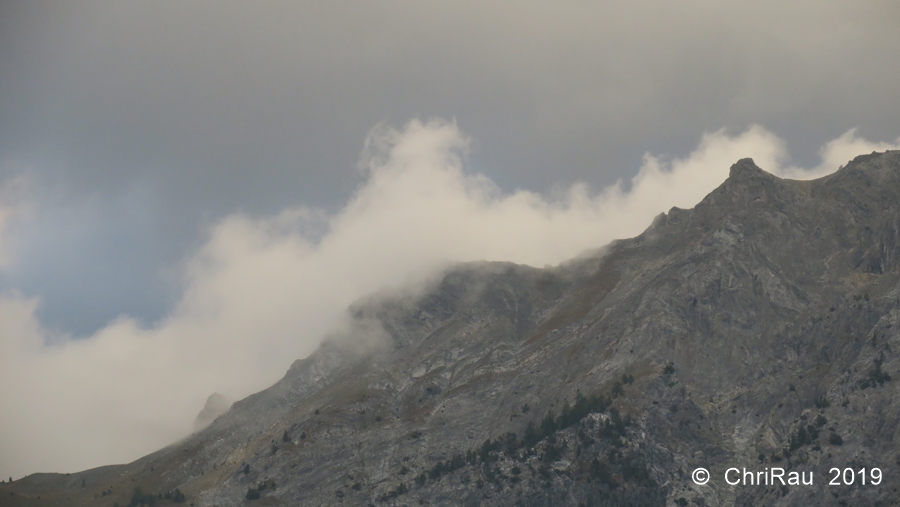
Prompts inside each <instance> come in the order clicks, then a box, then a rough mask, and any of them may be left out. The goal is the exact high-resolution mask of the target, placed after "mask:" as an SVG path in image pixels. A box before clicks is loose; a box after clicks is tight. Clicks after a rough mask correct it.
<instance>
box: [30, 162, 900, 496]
mask: <svg viewBox="0 0 900 507" xmlns="http://www.w3.org/2000/svg"><path fill="white" fill-rule="evenodd" d="M352 313H353V316H354V318H355V319H356V320H357V322H359V323H360V329H363V330H366V329H368V330H369V331H366V332H371V333H374V334H378V335H379V336H383V338H381V339H379V340H373V343H382V346H376V347H368V348H365V349H357V348H354V347H352V346H350V345H349V344H348V343H347V342H346V341H341V340H332V341H330V342H326V343H325V344H324V345H323V346H322V348H320V349H319V350H318V351H317V352H316V353H314V354H313V355H312V356H310V357H309V358H307V359H304V360H301V361H297V362H295V363H294V365H293V366H292V367H291V368H290V370H289V371H288V372H287V374H286V375H285V376H284V378H282V379H281V380H280V381H279V382H278V383H276V384H275V385H274V386H272V387H271V388H269V389H267V390H265V391H263V392H260V393H257V394H255V395H253V396H250V397H248V398H247V399H245V400H241V401H239V402H237V403H235V404H234V406H233V407H232V408H231V410H229V411H228V412H227V413H226V414H224V415H222V416H221V417H219V418H218V419H216V420H215V422H213V423H212V424H211V425H210V426H209V427H208V428H206V429H205V430H203V431H201V432H199V433H197V434H195V435H193V436H191V437H190V438H188V439H187V440H185V441H184V442H181V443H179V444H177V445H173V446H171V447H169V448H166V449H163V450H161V451H159V452H157V453H154V454H153V455H150V456H147V457H145V458H143V459H141V460H139V461H137V462H135V463H132V464H130V465H126V466H123V467H118V468H115V474H117V477H118V479H116V480H117V481H119V482H116V483H115V484H116V485H117V488H118V489H117V491H123V492H126V491H130V488H129V486H130V485H132V484H142V487H143V488H144V490H145V491H147V490H149V491H169V490H172V489H173V488H176V487H178V488H180V489H181V491H184V492H185V493H186V494H187V496H188V499H189V500H190V501H191V502H193V503H194V504H195V505H217V506H232V505H245V504H253V502H258V503H259V504H260V505H370V504H371V505H398V506H399V505H442V506H443V505H447V506H450V505H473V506H474V505H485V506H488V505H491V506H493V505H523V506H539V505H540V506H548V505H635V506H648V505H668V506H672V505H700V506H716V505H741V506H750V505H754V506H757V505H778V506H788V505H798V506H800V505H803V506H806V505H823V506H830V505H835V506H837V505H856V506H859V505H862V506H875V505H890V504H891V502H895V501H896V498H897V488H898V486H900V478H898V475H897V474H896V473H895V470H896V469H897V467H898V466H900V458H898V456H900V448H898V442H900V438H898V436H900V433H898V431H900V426H898V422H900V409H898V406H900V405H898V403H897V402H898V401H900V400H898V399H897V398H898V395H897V389H896V385H895V383H896V380H894V379H895V378H897V379H900V372H898V369H900V357H898V355H897V353H896V352H895V351H900V336H898V329H900V152H887V153H884V154H872V155H867V156H863V157H858V158H856V159H854V160H853V161H852V162H850V163H849V164H848V165H847V166H846V167H844V168H843V169H841V170H840V171H838V172H837V173H835V174H833V175H830V176H827V177H825V178H821V179H819V180H815V181H788V180H781V179H779V178H776V177H774V176H772V175H770V174H768V173H765V172H764V171H762V170H760V169H759V168H757V167H756V166H755V165H754V164H753V162H752V161H751V160H749V159H745V160H741V161H738V162H737V163H736V164H735V165H734V166H733V167H732V169H731V174H730V176H729V178H728V180H727V181H725V182H724V183H723V184H722V185H721V186H720V187H719V188H717V189H716V190H715V191H713V192H712V193H711V194H710V195H709V196H707V197H706V198H705V199H704V200H703V201H702V202H701V203H700V204H698V205H697V206H696V207H695V208H694V209H692V210H681V209H677V208H673V209H672V210H670V211H669V212H668V213H666V214H663V215H660V216H659V217H657V219H656V220H655V221H654V223H653V225H652V226H651V227H650V228H649V229H648V230H647V231H645V232H644V233H643V234H642V235H640V236H638V237H636V238H632V239H628V240H622V241H617V242H614V243H613V244H611V245H608V246H607V247H606V248H604V249H602V250H601V251H599V252H598V253H596V254H594V255H591V256H587V257H584V258H579V259H577V260H573V261H571V262H569V263H567V264H564V265H561V266H559V267H556V268H548V269H535V268H531V267H527V266H518V265H513V264H507V263H471V264H464V265H460V266H457V267H455V268H453V269H451V270H449V271H448V272H447V273H446V274H445V276H444V277H443V278H442V279H441V280H440V282H439V283H438V284H437V285H436V286H435V287H433V288H432V289H431V290H429V291H428V292H427V293H426V294H424V295H422V296H420V297H415V298H413V297H408V296H396V297H393V298H379V299H368V300H366V301H363V302H360V303H359V304H357V305H355V306H354V307H353V308H352ZM373 322H375V323H377V325H375V326H372V325H371V323H373ZM529 426H530V429H529ZM511 433H515V435H514V436H513V435H511ZM832 435H833V436H832ZM701 466H702V467H705V468H708V469H709V470H710V472H711V473H712V480H711V481H710V482H709V483H708V484H706V485H703V486H699V485H696V484H694V483H693V482H692V481H691V471H692V470H693V469H695V468H697V467H701ZM151 467H155V468H154V470H155V472H150V469H151ZM729 467H737V468H741V469H743V468H747V469H749V470H753V471H756V470H759V471H763V470H766V469H767V468H772V467H782V468H784V469H785V471H786V473H790V472H803V471H805V472H810V471H812V472H813V473H814V474H815V475H814V478H815V484H814V485H813V486H802V485H799V486H793V485H792V486H786V487H781V486H780V484H779V485H775V486H773V485H767V486H766V485H764V486H740V487H735V486H730V485H728V484H726V483H725V481H724V479H723V474H724V473H725V471H726V469H727V468H729ZM832 467H837V468H839V469H840V470H843V469H845V468H848V467H850V468H852V469H853V470H859V469H861V468H866V469H867V470H868V469H871V468H873V467H878V468H880V469H881V470H882V472H883V477H882V482H881V483H880V484H879V485H877V486H875V485H871V484H867V485H865V486H862V485H860V484H859V478H858V476H857V479H856V482H855V484H854V486H829V485H828V481H829V480H830V479H831V476H832V475H833V474H829V469H830V468H832ZM161 471H162V472H161ZM110 473H112V472H110ZM131 479H135V481H134V482H132V481H131ZM26 481H27V479H26ZM870 481H871V478H870ZM22 484H23V487H24V484H25V482H22ZM248 493H250V495H248ZM256 495H258V496H259V497H260V498H259V499H258V500H250V499H249V498H250V497H253V496H256ZM102 500H104V501H105V500H106V499H102ZM108 500H109V502H107V503H108V504H109V505H111V504H112V501H113V500H117V501H118V502H119V504H120V505H124V504H127V496H116V497H115V498H114V497H112V496H110V497H109V498H108ZM123 500H124V502H123ZM104 505H105V504H104Z"/></svg>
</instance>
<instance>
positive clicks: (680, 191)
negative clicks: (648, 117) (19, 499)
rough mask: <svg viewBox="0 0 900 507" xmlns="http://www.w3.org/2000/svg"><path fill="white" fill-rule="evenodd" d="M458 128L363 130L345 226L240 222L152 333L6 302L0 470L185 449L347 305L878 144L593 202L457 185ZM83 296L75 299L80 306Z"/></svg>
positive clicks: (588, 244)
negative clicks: (200, 422)
mask: <svg viewBox="0 0 900 507" xmlns="http://www.w3.org/2000/svg"><path fill="white" fill-rule="evenodd" d="M470 144H471V140H470V139H468V138H467V137H466V136H465V135H464V134H463V133H462V132H461V131H460V130H459V128H458V127H457V125H456V124H455V123H453V122H446V121H440V120H434V121H428V122H422V121H412V122H410V123H408V124H407V125H406V126H405V127H404V128H403V129H400V130H396V129H391V128H387V127H379V128H377V129H374V130H373V131H372V132H371V133H370V135H369V137H368V139H367V141H366V149H365V150H364V156H363V159H362V161H361V164H360V165H361V167H362V171H363V176H364V181H363V183H362V184H361V185H360V186H359V188H358V189H357V190H356V192H355V193H354V194H353V197H352V198H351V199H350V200H349V201H348V202H347V203H346V205H345V206H344V207H343V208H342V209H340V210H339V211H337V212H335V213H333V214H328V213H326V212H323V211H321V210H316V209H312V208H307V207H297V208H291V209H286V210H284V211H282V212H280V213H278V214H275V215H269V216H250V215H248V214H245V213H233V214H231V215H228V216H227V217H225V218H223V219H222V220H220V221H218V222H217V223H215V224H214V225H213V226H212V227H211V228H210V229H209V230H208V231H207V235H206V237H205V238H204V239H203V241H202V245H201V247H200V248H199V249H198V250H197V251H196V252H195V253H194V254H193V255H192V256H191V257H190V258H189V259H188V260H187V261H186V262H185V264H184V269H183V274H182V281H183V292H182V295H181V298H180V300H179V302H178V304H177V305H176V306H175V308H174V309H173V310H172V311H171V313H170V314H169V315H168V316H167V317H166V318H165V319H163V320H162V321H160V322H158V323H157V324H154V325H151V326H142V325H141V324H139V323H138V321H137V320H135V319H133V318H130V317H128V316H122V317H120V318H119V319H117V320H115V321H114V322H112V323H110V324H109V325H107V326H105V327H104V328H103V329H101V330H100V331H98V332H96V333H95V334H93V335H92V336H89V337H87V338H83V339H71V338H69V337H66V336H64V335H59V334H54V333H51V332H50V331H48V330H46V329H44V328H43V327H42V326H41V323H40V322H39V321H38V320H37V319H36V318H35V310H36V308H37V307H38V305H39V304H40V303H39V301H38V300H36V299H34V298H27V297H24V296H22V295H19V294H15V293H11V294H6V295H4V296H3V297H2V299H0V386H2V389H3V393H4V394H3V398H2V399H3V404H4V407H3V411H2V412H0V427H2V428H3V432H2V433H0V471H2V473H3V474H5V475H13V476H20V475H22V474H24V473H30V472H35V471H74V470H78V469H84V468H89V467H94V466H99V465H103V464H109V463H116V462H127V461H130V460H133V459H136V458H138V457H139V456H141V455H143V454H145V453H148V452H151V451H153V450H155V449H157V448H159V447H162V446H164V445H167V444H169V443H171V442H172V441H174V440H176V439H178V438H180V437H182V436H184V435H186V434H188V433H189V432H190V431H191V425H192V422H193V420H194V418H195V416H196V415H197V413H198V412H199V411H200V409H201V408H202V407H203V406H204V401H205V400H206V399H207V397H208V396H209V395H210V394H211V393H213V392H220V393H223V394H224V395H225V396H226V397H228V398H230V399H240V398H241V397H244V396H246V395H248V394H250V393H252V392H254V391H257V390H260V389H263V388H265V387H267V386H269V385H271V384H272V383H273V382H274V381H275V380H277V379H278V378H279V377H280V376H281V375H283V373H284V372H285V371H286V369H287V368H288V366H289V365H290V363H291V362H292V361H293V360H294V359H296V358H301V357H304V356H306V355H308V354H309V353H310V352H311V351H313V350H314V349H315V347H316V346H317V345H318V343H320V341H321V339H322V338H323V337H324V336H326V335H327V334H328V333H329V331H330V330H332V329H334V328H335V326H337V325H338V324H339V323H340V322H341V318H342V316H343V315H344V312H345V309H346V308H347V307H348V305H350V304H351V303H352V302H353V301H354V300H356V299H358V298H360V297H363V296H365V295H367V294H370V293H372V292H374V291H377V290H381V289H383V288H385V287H387V288H390V287H401V286H405V285H407V284H410V283H412V282H416V281H418V280H422V279H424V278H426V277H428V276H430V275H432V274H434V273H435V272H437V271H438V270H440V269H442V268H444V267H446V266H447V265H448V264H449V263H452V262H457V261H470V260H483V259H487V260H503V261H512V262H518V263H525V264H531V265H534V266H544V265H546V264H551V265H552V264H557V263H559V262H561V261H564V260H566V259H569V258H571V257H573V256H575V255H577V254H579V253H580V252H582V251H584V250H586V249H592V248H596V247H599V246H602V245H604V244H605V243H608V242H609V241H611V240H613V239H616V238H623V237H629V236H634V235H636V234H638V233H640V232H641V231H642V230H643V229H644V228H645V227H646V226H647V225H648V224H649V223H650V221H651V220H652V218H653V217H654V216H655V215H656V214H658V213H659V212H660V211H665V210H667V209H669V208H670V207H672V206H679V207H682V208H689V207H692V206H693V205H694V204H695V203H697V202H698V201H699V200H700V199H701V198H702V197H703V196H705V195H706V194H707V193H708V192H709V191H711V190H712V189H713V188H715V187H716V186H717V185H718V184H720V183H721V182H722V181H723V180H724V179H725V178H726V177H727V174H728V169H729V167H730V165H731V164H732V163H733V162H735V161H736V160H738V159H739V158H743V157H747V156H751V157H753V158H754V159H755V160H756V162H757V164H758V165H760V166H761V167H763V168H764V169H767V170H769V171H770V172H773V173H775V174H790V175H800V176H808V175H811V174H821V173H823V172H827V171H832V170H834V169H837V164H838V161H840V162H841V163H843V162H846V160H847V159H849V158H850V156H851V155H852V154H854V153H856V151H858V150H861V149H862V150H864V151H869V149H870V148H872V147H873V146H878V147H879V148H883V147H887V146H888V145H886V144H873V143H870V142H868V141H865V140H863V139H859V138H857V137H855V134H854V131H849V132H848V133H846V134H844V135H843V136H841V137H840V138H838V139H836V140H834V141H832V142H831V143H829V144H828V145H826V146H825V147H824V148H823V149H822V152H821V154H822V162H821V164H820V165H819V166H817V167H815V168H813V169H812V170H811V171H809V172H804V170H802V169H799V168H796V167H792V166H786V163H787V162H786V161H787V155H786V153H787V152H786V148H785V143H784V142H783V141H782V140H781V139H779V138H778V137H777V136H775V135H774V134H772V133H771V132H769V131H767V130H765V129H764V128H762V127H759V126H751V127H749V128H747V129H746V130H744V131H743V132H737V133H731V132H729V131H727V130H719V131H716V132H711V133H707V134H705V135H703V137H702V139H701V141H700V143H699V145H698V146H697V147H696V149H695V150H694V151H692V152H691V153H689V154H688V155H686V156H684V157H682V158H673V159H668V158H665V157H659V156H652V155H649V154H648V155H646V156H645V157H644V162H643V165H642V167H641V168H640V170H639V172H638V173H637V175H636V176H635V177H634V178H632V180H631V181H630V182H629V183H630V184H628V185H626V184H625V182H621V181H620V182H619V183H617V184H615V185H613V186H610V187H608V188H606V189H603V190H602V191H600V192H599V193H592V192H591V191H590V189H589V188H588V187H587V186H586V185H584V184H575V185H572V186H571V187H569V188H567V189H565V190H563V191H561V192H558V193H557V194H556V196H554V197H547V196H543V195H540V194H537V193H534V192H530V191H525V190H519V191H514V192H503V191H502V190H501V189H500V188H499V187H498V186H497V185H496V184H495V183H494V182H492V181H491V180H490V179H489V178H487V177H486V176H484V175H482V174H477V173H472V172H470V171H467V165H468V161H467V157H468V147H469V146H470ZM87 290H88V288H86V293H85V297H90V294H89V292H87Z"/></svg>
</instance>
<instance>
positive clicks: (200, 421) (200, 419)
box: [194, 393, 231, 433]
mask: <svg viewBox="0 0 900 507" xmlns="http://www.w3.org/2000/svg"><path fill="white" fill-rule="evenodd" d="M230 406H231V403H230V402H229V401H228V400H226V399H225V397H224V396H222V395H221V394H219V393H212V394H211V395H209V398H207V399H206V404H205V405H203V410H201V411H200V413H199V414H197V418H196V419H194V432H195V433H196V432H198V431H200V430H202V429H203V428H206V427H207V426H209V425H210V424H212V422H213V421H215V420H216V417H219V416H220V415H222V414H224V413H225V412H227V411H228V407H230Z"/></svg>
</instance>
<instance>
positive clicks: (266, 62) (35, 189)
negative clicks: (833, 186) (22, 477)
mask: <svg viewBox="0 0 900 507" xmlns="http://www.w3.org/2000/svg"><path fill="white" fill-rule="evenodd" d="M898 26H900V6H898V4H897V2H894V1H853V2H849V1H848V2H823V1H799V2H783V1H779V2H775V1H757V2H722V1H679V2H659V1H653V2H641V1H628V2H585V1H579V2H576V1H571V2H543V3H537V2H487V3H486V2H465V1H453V2H412V1H380V2H370V1H346V2H265V3H257V2H202V1H200V2H181V1H177V2H174V1H173V2H166V1H162V2H78V3H70V2H48V1H34V0H30V1H19V2H15V1H6V2H3V3H2V4H0V182H7V183H8V182H9V181H12V180H13V179H14V178H15V177H16V176H22V175H25V176H27V180H26V182H25V183H24V184H23V188H24V190H23V189H19V190H18V191H17V192H18V193H17V194H16V198H17V199H22V200H24V201H27V202H29V203H31V204H32V205H33V206H32V207H31V208H29V209H33V212H32V213H30V214H28V215H27V216H26V217H24V218H21V219H18V220H16V221H14V222H13V223H12V224H11V225H10V230H9V232H8V234H7V236H8V237H7V242H9V244H8V245H7V248H9V249H11V250H12V251H13V256H12V259H13V261H12V262H11V263H10V264H9V265H8V266H6V268H5V269H3V270H2V272H0V273H2V274H0V282H2V288H3V289H4V290H12V289H18V290H21V291H22V292H24V293H25V294H26V295H34V296H40V297H41V301H42V303H41V304H42V306H41V307H40V309H39V312H38V315H39V316H40V317H41V318H42V320H43V322H44V323H45V325H48V326H50V327H52V328H58V329H60V330H64V331H69V332H73V333H76V334H87V333H90V332H92V331H93V330H95V329H97V328H98V327H100V326H102V325H103V324H105V323H106V322H107V321H109V320H110V319H112V318H114V317H116V316H117V315H118V314H120V313H127V314H129V315H132V316H135V317H138V318H143V319H145V320H147V321H152V320H155V319H157V318H159V317H160V316H161V315H163V314H165V313H166V312H167V311H168V310H169V309H170V308H171V306H172V305H173V304H174V301H175V300H176V299H177V297H178V294H179V287H178V286H177V281H176V282H173V280H172V279H171V278H172V277H171V276H170V273H171V271H172V270H173V269H176V268H177V266H178V265H179V263H180V262H181V261H182V260H183V259H184V258H185V257H186V256H188V255H189V254H190V252H192V250H193V249H195V248H196V247H197V246H198V245H199V243H200V242H202V240H203V231H204V230H205V228H206V227H207V226H209V225H210V224H211V223H213V222H215V221H216V220H218V219H220V218H221V217H222V216H224V215H226V214H228V213H230V212H233V211H235V210H244V211H247V212H249V213H251V214H271V213H276V212H278V211H279V210H281V209H283V208H285V207H288V206H294V205H298V204H307V205H312V206H318V207H324V208H326V209H329V210H335V209H338V208H340V207H341V206H342V205H343V203H344V202H346V200H347V199H348V198H349V196H350V195H351V194H352V192H353V191H354V189H355V188H356V187H357V186H358V185H359V184H360V183H361V181H362V179H361V176H360V174H359V172H358V170H357V169H356V164H357V160H358V158H359V153H360V150H361V148H362V142H363V140H364V139H365V137H366V134H367V132H368V131H369V130H370V129H371V128H373V127H374V126H375V125H376V124H378V123H380V122H386V123H388V124H390V125H394V126H400V125H403V124H405V122H406V121H408V120H409V119H411V118H415V117H419V118H429V117H433V116H438V117H443V118H455V119H456V120H457V122H458V124H459V127H460V128H461V129H462V130H463V131H464V132H465V133H466V134H467V135H468V136H470V137H471V138H472V139H473V140H474V141H473V144H472V151H471V154H470V158H469V160H468V163H469V165H470V168H471V170H473V171H479V172H482V173H484V174H486V175H487V176H489V177H490V178H491V179H493V180H494V181H495V182H496V183H497V184H498V185H499V186H500V187H501V188H502V189H504V190H507V191H511V190H514V189H516V188H526V189H530V190H534V191H538V192H550V191H552V190H553V188H554V187H556V186H562V187H566V186H568V185H569V184H570V183H572V182H573V181H576V180H583V181H586V182H588V183H589V184H590V185H591V187H592V188H593V189H595V190H599V189H601V188H602V187H604V186H606V185H609V184H611V183H613V182H614V181H616V180H617V179H619V178H626V179H627V178H630V177H631V176H633V175H634V174H635V173H636V171H637V170H638V168H639V167H640V165H641V157H642V155H643V154H644V153H645V152H651V153H654V154H669V155H671V156H684V155H685V154H686V153H687V152H688V151H690V150H691V149H692V148H693V147H694V146H696V143H697V141H698V139H699V137H700V135H701V134H702V133H703V132H704V131H714V130H717V129H719V128H722V127H728V128H732V129H735V130H739V129H744V128H746V127H747V126H748V125H750V124H752V123H758V124H761V125H763V126H765V127H766V128H768V129H769V130H771V131H772V132H774V133H776V134H778V135H779V136H781V137H782V138H784V139H785V140H786V141H787V142H788V145H789V147H790V153H791V155H792V156H793V157H794V159H795V161H796V162H798V163H800V164H812V163H813V161H814V159H815V155H816V150H818V149H819V147H820V146H821V145H822V144H823V143H825V142H827V141H829V140H831V139H834V138H835V137H837V136H839V135H840V134H841V133H843V132H845V131H846V130H848V129H850V128H852V127H859V129H860V130H859V134H860V135H862V136H865V137H866V138H868V139H872V140H876V141H878V140H890V139H894V138H896V137H897V135H898V134H900V125H898V122H897V118H898V112H900V98H898V96H897V93H896V86H897V83H898V82H900V59H898V58H897V55H898V54H900V30H898V29H897V28H898Z"/></svg>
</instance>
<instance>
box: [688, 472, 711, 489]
mask: <svg viewBox="0 0 900 507" xmlns="http://www.w3.org/2000/svg"><path fill="white" fill-rule="evenodd" d="M691 479H693V480H694V484H699V485H700V486H702V485H704V484H706V483H707V482H709V470H707V469H705V468H698V469H696V470H694V471H693V472H691Z"/></svg>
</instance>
